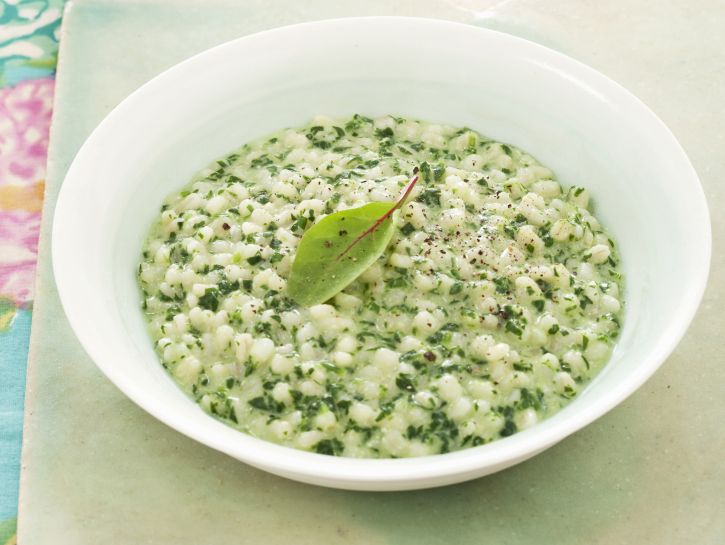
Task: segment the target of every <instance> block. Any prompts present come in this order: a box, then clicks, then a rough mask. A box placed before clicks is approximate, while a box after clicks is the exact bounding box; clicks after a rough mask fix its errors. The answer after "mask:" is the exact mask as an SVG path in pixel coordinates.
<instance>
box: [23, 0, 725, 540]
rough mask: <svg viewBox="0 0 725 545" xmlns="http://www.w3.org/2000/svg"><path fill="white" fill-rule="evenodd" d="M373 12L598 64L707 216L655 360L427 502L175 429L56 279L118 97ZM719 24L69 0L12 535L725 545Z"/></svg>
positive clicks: (659, 7) (469, 2) (700, 12)
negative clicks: (221, 52) (499, 468)
mask: <svg viewBox="0 0 725 545" xmlns="http://www.w3.org/2000/svg"><path fill="white" fill-rule="evenodd" d="M370 14H398V15H421V16H430V17H440V18H446V19H453V20H458V21H466V22H470V23H472V24H477V25H481V26H488V27H491V28H497V29H500V30H504V31H507V32H511V33H514V34H518V35H521V36H524V37H527V38H530V39H532V40H535V41H538V42H540V43H543V44H545V45H547V46H549V47H553V48H555V49H558V50H560V51H562V52H564V53H566V54H569V55H571V56H573V57H575V58H578V59H580V60H582V61H584V62H586V63H588V64H590V65H592V66H593V67H594V68H597V69H599V70H601V71H602V72H604V73H605V74H607V75H609V76H611V77H613V78H614V79H616V80H617V81H619V82H621V83H622V84H624V85H625V86H626V87H628V88H629V89H630V90H632V91H633V92H634V93H635V94H637V95H638V96H639V97H640V98H642V99H643V100H644V101H645V102H646V103H648V104H649V105H650V106H651V107H652V108H653V109H654V110H655V112H657V113H658V114H659V115H660V116H661V117H662V119H663V120H664V121H665V122H666V123H667V124H668V125H669V126H670V127H671V128H672V130H673V131H674V133H675V134H676V136H677V137H678V138H679V139H680V141H681V142H682V144H683V145H684V147H685V149H686V150H687V152H688V153H689V155H690V158H691V159H692V161H693V163H694V165H695V168H696V169H697V171H698V173H699V174H700V176H701V178H702V181H703V184H704V186H705V191H706V193H707V196H708V199H709V202H710V206H711V210H712V211H713V230H714V244H715V246H714V254H713V267H712V272H711V280H710V285H709V287H708V290H707V293H706V294H705V300H704V302H703V305H702V307H701V309H700V312H699V314H698V315H697V318H696V319H695V322H694V324H693V326H692V327H691V329H690V331H689V333H688V334H687V336H686V337H685V339H684V341H683V342H682V343H681V344H680V346H679V348H678V349H677V351H676V352H675V354H674V355H673V356H672V357H671V358H670V359H669V360H668V361H667V363H666V364H665V365H664V366H663V367H662V369H661V370H660V371H659V372H658V373H657V374H656V375H655V376H654V377H653V378H652V379H651V380H650V381H649V382H648V383H647V384H646V385H645V386H644V387H643V388H642V389H641V390H639V391H638V392H637V393H636V394H635V395H633V396H632V397H631V398H630V399H629V400H628V401H626V402H625V403H624V404H622V405H621V406H619V407H618V408H616V409H615V410H613V411H612V412H611V413H610V414H608V415H606V416H605V417H603V418H601V419H600V420H598V421H597V422H596V423H594V424H592V425H591V426H589V427H587V428H586V429H584V430H582V431H581V432H579V433H577V434H575V435H574V436H573V437H571V438H569V439H567V440H565V441H563V442H562V443H560V444H559V445H557V446H556V447H554V448H552V449H550V450H548V451H546V452H545V453H543V454H541V455H539V456H537V457H535V458H533V459H531V460H530V461H528V462H525V463H523V464H521V465H519V466H516V467H514V468H513V469H509V470H507V471H504V472H502V473H498V474H496V475H493V476H489V477H486V478H483V479H479V480H477V481H474V482H470V483H467V484H462V485H456V486H450V487H447V488H442V489H438V490H429V491H418V492H404V493H358V492H341V491H335V490H327V489H322V488H317V487H312V486H308V485H302V484H297V483H293V482H291V481H287V480H284V479H281V478H278V477H273V476H271V475H267V474H266V473H262V472H260V471H258V470H255V469H252V468H250V467H247V466H245V465H243V464H242V463H240V462H237V461H235V460H233V459H231V458H228V457H227V456H225V455H222V454H219V453H217V452H215V451H213V450H210V449H208V448H206V447H204V446H202V445H199V444H197V443H194V442H193V441H191V440H189V439H187V438H186V437H184V436H182V435H180V434H178V433H177V432H175V431H173V430H171V429H169V428H167V427H166V426H164V425H163V424H161V423H159V422H157V421H156V420H154V419H153V418H152V417H150V416H148V415H147V414H146V413H144V412H143V411H141V410H140V409H138V408H137V407H136V406H135V405H134V404H133V403H131V402H130V401H129V400H127V399H126V398H125V397H124V396H123V395H122V394H121V393H120V392H119V391H118V390H116V388H115V387H114V386H113V385H112V384H111V383H110V382H109V381H107V380H106V379H105V378H104V377H103V376H102V375H101V373H100V372H99V371H98V370H97V369H96V367H95V366H94V365H93V363H92V362H91V361H90V360H89V359H88V357H87V356H86V355H85V353H84V352H83V350H82V349H81V347H80V345H79V344H78V342H77V341H76V339H75V337H74V335H73V333H72V331H71V330H70V327H69V326H68V324H67V322H66V320H65V317H64V315H63V311H62V309H61V307H60V303H59V300H58V297H57V293H56V288H55V284H54V282H53V275H52V270H51V262H50V226H51V222H52V218H53V209H54V206H55V199H56V196H57V193H58V190H59V187H60V185H61V182H62V178H63V175H64V173H65V171H66V169H67V168H68V165H69V164H70V161H71V159H72V158H73V155H74V154H75V152H76V151H77V149H78V147H79V146H80V144H81V143H82V141H83V140H84V139H85V138H86V136H87V135H88V134H89V133H90V131H91V130H92V129H93V127H94V126H95V125H96V124H97V123H98V122H99V121H100V120H101V119H102V117H103V116H104V115H105V114H106V113H107V112H108V111H109V110H110V109H111V108H112V107H113V106H114V105H116V104H117V103H118V102H120V101H121V100H122V99H123V98H124V97H125V96H126V95H127V94H128V93H129V92H131V91H132V90H133V89H135V88H136V87H138V86H139V85H140V84H141V83H143V82H144V81H146V80H148V79H150V78H151V77H153V76H154V75H156V74H158V73H159V72H160V71H161V70H163V69H165V68H167V67H169V66H171V65H172V64H174V63H176V62H178V61H180V60H182V59H183V58H185V57H187V56H189V55H191V54H193V53H196V52H198V51H201V50H203V49H206V48H207V47H209V46H212V45H215V44H218V43H220V42H224V41H227V40H229V39H232V38H235V37H238V36H241V35H244V34H249V33H251V32H255V31H258V30H262V29H266V28H270V27H274V26H280V25H283V24H289V23H294V22H300V21H303V20H312V19H322V18H328V17H336V16H348V15H370ZM724 26H725V3H723V2H722V1H721V0H706V1H702V2H689V1H686V0H668V1H661V2H658V3H656V4H653V3H651V2H647V1H645V0H637V1H627V0H617V1H614V2H600V1H594V0H586V1H581V0H551V1H548V2H543V1H533V0H505V1H502V2H494V1H486V0H482V1H474V0H450V1H443V0H418V1H415V0H404V1H398V2H395V3H394V5H393V3H392V2H385V1H384V0H372V1H367V2H352V1H349V0H338V1H333V0H313V1H305V2H299V1H298V2H295V1H293V0H267V1H265V0H246V1H243V2H239V1H234V0H177V1H174V2H171V1H162V0H135V1H118V0H84V1H77V2H74V3H71V6H70V10H69V11H68V12H67V13H66V18H65V20H64V28H63V37H62V39H61V56H60V64H59V69H58V72H59V73H58V83H57V91H56V93H57V95H56V111H55V118H54V124H53V128H52V132H51V151H50V162H49V169H48V178H47V194H46V202H45V213H44V218H43V230H42V234H41V249H40V253H41V258H40V263H39V277H38V285H37V288H36V302H35V310H34V316H33V333H32V335H33V336H32V341H31V350H30V365H29V370H28V386H27V388H28V392H27V400H26V420H25V442H24V450H23V472H22V476H21V496H20V516H19V521H18V542H19V543H22V545H51V544H52V545H61V544H68V545H82V544H94V545H95V544H100V543H114V544H140V543H153V544H162V545H166V544H168V545H172V544H173V545H179V544H186V543H189V544H210V545H211V544H214V545H221V544H226V543H230V544H231V543H234V544H240V543H250V544H251V543H253V544H260V545H268V544H270V545H271V544H277V543H279V544H285V545H288V544H295V545H303V544H332V543H345V544H357V543H360V544H365V545H376V544H395V545H406V544H411V545H412V544H415V545H427V544H438V543H440V544H453V543H455V544H468V543H471V544H473V543H477V544H478V543H483V544H486V543H492V544H502V545H505V544H547V543H556V544H558V545H568V544H583V543H586V544H592V545H600V544H602V545H603V544H607V545H609V544H636V545H645V544H658V545H660V544H662V545H668V544H680V543H688V544H690V543H692V544H698V545H710V544H712V545H716V544H721V543H724V542H725V431H724V430H725V427H724V426H723V421H724V420H725V418H724V417H725V356H724V355H723V354H724V351H723V346H722V330H723V327H724V326H725V317H724V316H723V310H722V305H723V296H725V240H723V239H724V237H723V235H725V232H724V225H723V219H722V217H723V216H722V214H720V213H719V212H718V211H720V210H722V209H723V206H724V205H725V195H723V185H724V184H725V180H724V179H723V176H722V173H723V172H725V139H724V138H723V134H725V133H723V129H722V127H723V126H725V107H724V106H723V104H724V102H723V96H724V95H723V93H724V92H725V91H724V90H725V33H723V32H722V29H723V27H724ZM482 54H495V52H482ZM99 183H103V181H102V180H99ZM89 227H90V226H89ZM693 243H697V241H693Z"/></svg>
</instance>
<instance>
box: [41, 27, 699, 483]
mask: <svg viewBox="0 0 725 545" xmlns="http://www.w3.org/2000/svg"><path fill="white" fill-rule="evenodd" d="M381 23H382V24H391V25H423V26H425V25H430V26H436V27H449V30H450V31H451V32H456V33H471V34H472V35H473V34H474V33H482V34H488V35H491V36H493V37H494V38H493V39H496V40H500V41H501V43H502V45H505V46H509V47H517V48H523V49H525V50H527V51H529V52H531V53H532V54H535V55H536V56H537V58H540V59H544V60H546V61H547V62H548V63H551V64H553V65H555V66H557V67H558V68H560V69H561V70H563V71H564V72H565V73H568V74H571V73H572V72H573V73H575V75H576V79H577V80H581V81H584V82H585V83H587V84H588V85H591V86H592V87H593V88H595V89H600V90H601V88H602V87H604V88H606V93H607V97H608V99H611V100H615V101H617V102H619V103H622V102H624V103H629V104H630V105H631V106H634V107H636V108H637V110H638V111H639V112H640V113H641V116H642V118H641V119H642V120H643V122H644V121H646V122H647V123H648V124H649V125H651V126H652V127H653V128H656V129H657V130H658V131H659V132H660V137H661V138H663V139H666V140H668V141H669V145H670V146H671V150H672V151H673V152H674V153H676V154H677V155H678V158H677V160H678V161H679V162H681V164H682V167H683V168H684V169H685V170H686V172H687V177H688V178H689V179H688V180H687V182H688V183H689V185H691V188H690V189H691V190H692V191H693V195H692V204H693V205H694V206H696V207H697V208H698V212H699V215H698V217H697V218H696V222H697V223H696V225H691V229H692V230H693V231H699V232H700V233H699V234H700V237H701V238H700V240H701V244H700V250H701V251H700V252H699V254H698V257H699V263H698V264H696V270H697V277H696V278H690V279H689V282H688V283H687V284H686V285H685V286H684V288H683V290H684V291H685V292H686V293H685V296H684V297H683V301H685V304H683V305H682V307H681V308H680V311H679V313H678V314H677V315H676V316H673V318H672V319H671V320H670V321H669V322H668V323H667V327H665V328H663V330H662V331H661V332H660V334H659V342H658V343H657V344H656V345H655V346H653V347H652V349H651V350H650V351H649V352H648V354H647V357H646V358H645V359H644V360H643V361H641V363H640V364H639V365H638V366H637V368H636V369H635V370H634V371H632V372H631V373H630V374H629V375H627V377H626V380H623V381H620V383H618V385H617V387H616V388H612V389H611V390H610V391H608V392H607V393H606V394H602V395H601V396H600V397H599V399H598V400H597V402H596V403H590V404H588V405H584V406H581V407H579V408H578V410H576V411H571V412H570V413H569V414H568V415H567V417H566V418H562V419H560V420H558V421H556V422H551V419H549V421H550V422H551V425H550V426H548V427H547V428H546V429H540V428H539V426H534V427H532V428H530V429H528V430H525V431H522V432H519V433H517V434H514V435H513V436H510V437H507V438H502V439H499V440H496V441H493V442H492V443H488V444H486V445H482V446H479V447H473V448H468V449H464V450H460V451H456V452H452V453H447V454H437V455H431V456H423V457H417V458H401V459H368V458H362V459H358V458H344V457H331V456H325V455H322V454H316V453H310V452H305V451H300V450H297V449H294V448H291V447H285V446H281V445H277V444H275V443H271V442H267V441H264V440H261V439H257V438H255V437H252V436H249V435H246V434H243V433H239V432H236V430H235V432H236V433H238V434H239V436H240V440H239V441H234V442H233V443H232V442H229V441H227V440H225V439H224V438H222V437H219V435H218V434H216V433H215V432H214V428H215V426H209V427H208V428H206V429H198V426H194V425H190V424H187V422H186V421H184V420H183V419H181V418H179V417H178V416H177V415H176V414H175V413H174V412H173V411H169V410H168V409H167V408H166V406H165V405H162V404H160V403H157V402H156V400H155V398H153V396H149V395H148V393H147V392H146V391H145V390H144V389H143V388H139V387H137V386H136V385H135V384H134V383H133V382H132V381H131V380H128V379H127V378H126V377H125V376H124V373H123V372H122V371H119V369H118V368H117V367H114V366H113V365H111V364H109V362H108V359H107V356H106V353H105V352H104V350H103V344H102V343H99V342H97V341H96V340H95V339H94V338H93V336H92V335H90V334H89V332H88V331H87V327H86V326H85V325H84V323H85V319H84V318H83V316H82V314H83V306H82V302H81V301H82V298H81V297H77V294H76V293H74V292H73V290H72V288H71V287H70V284H69V282H68V281H66V279H67V278H69V277H70V275H72V274H75V269H74V263H73V260H72V257H70V256H72V253H69V250H71V249H72V248H73V241H72V237H70V236H68V235H66V229H65V224H66V223H67V222H66V219H65V218H66V217H69V216H70V215H71V214H73V202H72V193H73V186H74V185H76V184H77V183H81V182H80V181H76V180H81V179H82V175H81V176H80V177H78V174H77V173H78V172H79V170H81V169H80V165H81V164H83V163H84V162H86V161H87V160H90V157H91V155H92V149H93V147H94V146H95V145H96V144H95V142H96V141H97V140H99V139H100V140H103V138H104V134H105V133H107V132H108V131H112V130H113V127H114V126H115V124H116V123H117V122H119V121H121V122H122V120H123V116H124V112H125V111H126V110H127V109H134V108H135V107H136V104H137V103H139V102H140V103H142V102H143V100H144V96H145V95H146V94H148V93H153V92H154V90H155V89H156V88H159V87H161V88H163V87H165V86H166V84H167V82H172V81H173V80H174V79H175V78H176V77H177V76H178V75H179V74H182V73H184V72H187V71H189V70H192V69H193V68H194V67H195V66H196V65H197V64H198V63H200V62H204V63H207V62H210V61H213V60H214V58H215V57H217V56H220V55H221V56H223V55H224V53H225V51H227V50H232V49H235V48H237V47H240V44H253V43H255V42H257V41H264V40H267V39H269V38H270V37H272V38H273V37H275V36H278V35H285V34H288V33H294V32H300V31H302V32H309V31H324V27H327V26H329V25H360V24H372V25H377V24H381ZM711 229H712V228H711V223H710V216H709V210H708V206H707V201H706V199H705V194H704V191H703V189H702V186H701V183H700V181H699V178H698V176H697V173H696V172H695V170H694V168H693V166H692V164H691V163H690V161H689V159H688V157H687V155H686V153H685V151H684V149H683V148H682V146H681V145H680V144H679V142H678V141H677V139H676V138H675V136H674V135H673V134H672V132H671V131H670V130H669V128H668V127H667V126H666V125H665V124H664V122H662V121H661V120H660V119H659V118H658V117H657V116H656V115H655V114H654V112H652V110H650V109H649V108H648V107H647V106H646V105H645V104H644V103H643V102H642V101H641V100H640V99H638V98H637V97H636V96H635V95H633V94H632V93H631V92H629V91H628V90H626V89H625V88H624V87H622V86H621V85H619V84H618V83H616V82H615V81H613V80H611V79H610V78H608V77H607V76H605V75H603V74H601V73H600V72H598V71H596V70H594V69H593V68H590V67H589V66H587V65H585V64H583V63H581V62H579V61H577V60H575V59H572V58H571V57H569V56H567V55H564V54H563V53H560V52H558V51H555V50H552V49H550V48H548V47H545V46H543V45H540V44H538V43H535V42H532V41H529V40H526V39H524V38H520V37H518V36H514V35H511V34H507V33H504V32H500V31H496V30H491V29H487V28H482V27H478V26H474V25H471V24H467V23H459V22H452V21H448V20H442V19H432V18H423V17H401V16H370V17H344V18H333V19H323V20H318V21H310V22H305V23H299V24H294V25H287V26H283V27H278V28H273V29H269V30H265V31H262V32H257V33H254V34H250V35H247V36H243V37H240V38H236V39H234V40H230V41H228V42H225V43H222V44H219V45H216V46H214V47H212V48H209V49H206V50H204V51H202V52H200V53H197V54H196V55H194V56H192V57H189V58H187V59H186V60H183V61H181V62H180V63H177V64H175V65H173V66H171V67H170V68H168V69H166V70H164V71H163V72H161V73H160V74H159V75H157V76H155V77H154V78H152V79H151V80H149V81H147V82H146V83H144V84H143V85H142V86H140V87H139V88H138V89H136V90H135V91H133V92H132V93H131V94H130V95H129V96H128V97H126V98H125V99H124V100H123V101H121V102H120V103H119V104H118V105H117V106H116V107H114V108H113V109H112V110H111V112H110V113H108V114H107V115H106V116H105V117H104V119H103V120H102V121H101V122H100V124H99V125H98V126H97V127H96V128H95V129H94V130H93V131H92V132H91V134H90V135H89V136H88V138H87V139H86V140H85V142H84V143H83V145H82V146H81V147H80V149H79V151H78V153H77V154H76V156H75V158H74V159H73V161H72V163H71V166H70V167H69V169H68V171H67V173H66V175H65V178H64V181H63V184H62V186H61V189H60V193H59V195H58V199H57V202H56V207H55V211H54V217H53V224H52V247H51V255H52V261H53V271H54V276H55V280H56V285H57V289H58V294H59V297H60V300H61V303H62V306H63V309H64V311H65V314H66V316H67V318H68V321H69V323H70V325H71V327H72V329H73V331H74V333H75V334H76V337H77V338H78V340H79V341H80V343H81V345H82V346H83V349H84V350H85V351H86V353H87V354H88V355H89V356H90V358H91V359H92V360H93V362H94V363H95V364H96V366H97V367H98V368H99V369H100V370H101V371H102V372H103V373H104V374H105V375H106V377H107V378H108V379H109V380H111V382H113V383H114V384H115V385H116V386H117V387H118V388H119V389H120V390H121V391H122V392H123V393H124V394H125V395H126V396H127V397H129V398H130V399H131V400H132V401H133V402H134V403H136V404H137V405H138V406H140V407H141V408H143V409H144V410H145V411H146V412H148V413H150V414H151V415H152V416H154V417H155V418H157V419H158V420H160V421H162V422H164V423H165V424H167V425H168V426H170V427H172V428H174V429H176V430H177V431H180V432H181V433H183V434H185V435H187V436H188V437H190V438H193V439H195V440H196V441H199V442H201V443H204V444H206V445H207V446H210V447H212V448H214V449H216V450H219V451H221V452H224V453H226V454H229V455H231V456H233V457H235V458H237V459H240V460H242V461H244V462H246V463H249V464H251V465H254V466H256V467H260V468H263V469H266V470H268V471H272V472H274V473H278V474H282V475H285V476H288V477H291V478H295V479H297V480H302V481H306V482H315V483H317V484H323V485H327V486H341V487H351V488H358V487H359V488H363V487H365V488H370V489H373V488H374V485H375V484H376V483H377V484H378V485H385V484H388V485H390V484H391V483H398V484H399V485H404V486H391V487H390V488H397V489H402V488H404V487H408V488H410V487H415V483H416V482H420V483H422V484H421V486H435V485H436V483H437V481H441V482H440V483H437V484H447V483H451V482H455V481H456V480H464V479H467V478H469V477H468V476H466V475H469V474H473V473H476V472H478V474H483V473H484V472H485V471H484V470H485V468H490V467H494V466H496V465H499V464H502V463H505V462H507V461H512V460H514V461H521V460H523V459H525V458H527V457H529V456H532V455H534V454H536V453H537V452H539V451H541V450H543V449H545V448H547V447H549V446H551V445H553V444H554V443H556V442H558V441H560V440H562V439H564V438H565V437H567V436H569V435H571V434H572V433H574V432H576V431H578V430H579V429H581V428H583V427H584V426H586V425H588V424H589V423H591V422H592V421H594V420H595V419H597V418H599V417H600V416H602V415H603V414H605V413H606V412H608V411H609V410H611V409H612V408H614V407H615V406H616V405H618V404H619V403H621V402H622V401H623V400H624V399H626V398H627V397H628V396H629V395H631V394H632V393H633V392H634V391H635V390H637V389H638V388H639V387H640V386H641V385H642V384H643V383H644V382H645V381H646V380H647V379H648V378H649V377H650V376H651V375H652V374H653V373H654V372H655V371H656V370H657V368H658V367H659V366H660V365H662V363H663V362H664V361H665V359H666V358H667V357H668V356H669V355H670V353H671V352H672V351H673V350H674V348H675V347H676V346H677V344H678V343H679V341H680V340H681V338H682V337H683V335H684V334H685V332H686V330H687V328H688V327H689V325H690V323H691V321H692V319H693V317H694V315H695V312H696V311H697V308H698V306H699V304H700V301H701V300H702V297H703V294H704V290H705V287H706V285H707V278H708V274H709V269H710V260H711V252H712V248H711V245H712V233H711ZM189 402H190V403H193V402H192V401H191V400H189ZM207 416H208V415H207ZM208 417H209V419H211V420H214V419H213V417H211V416H208ZM214 421H215V422H218V421H216V420H214ZM220 424H221V423H220ZM221 425H224V424H221ZM537 428H538V429H537ZM230 429H231V428H230ZM242 439H243V440H242ZM482 449H485V450H482ZM456 476H459V478H457V479H456V478H455V477H456ZM470 476H477V475H470ZM428 481H436V483H434V484H425V483H426V482H428ZM335 483H339V485H336V484H335Z"/></svg>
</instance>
